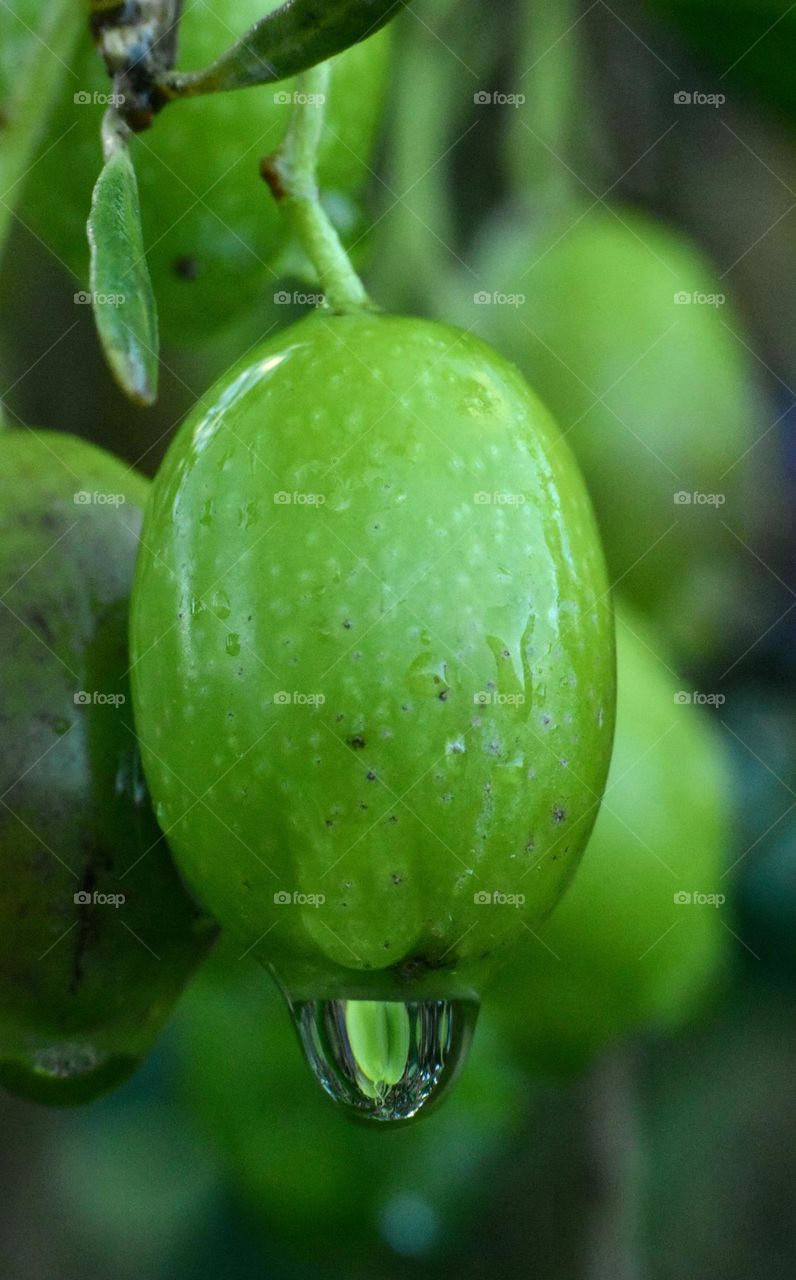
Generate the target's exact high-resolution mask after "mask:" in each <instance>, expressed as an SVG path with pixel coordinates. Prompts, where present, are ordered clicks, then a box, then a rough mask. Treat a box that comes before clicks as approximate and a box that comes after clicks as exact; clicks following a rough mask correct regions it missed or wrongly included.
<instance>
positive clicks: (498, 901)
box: [473, 889, 525, 907]
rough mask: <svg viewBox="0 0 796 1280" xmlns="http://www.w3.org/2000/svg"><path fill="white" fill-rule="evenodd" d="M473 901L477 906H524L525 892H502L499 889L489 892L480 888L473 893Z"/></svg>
mask: <svg viewBox="0 0 796 1280" xmlns="http://www.w3.org/2000/svg"><path fill="white" fill-rule="evenodd" d="M473 902H474V903H475V905H476V906H477V907H522V906H524V905H525V894H524V893H501V892H500V890H499V889H495V890H494V892H493V893H488V892H487V891H486V890H485V889H480V890H479V891H478V892H477V893H474V894H473Z"/></svg>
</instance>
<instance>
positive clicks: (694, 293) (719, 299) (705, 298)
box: [673, 289, 727, 307]
mask: <svg viewBox="0 0 796 1280" xmlns="http://www.w3.org/2000/svg"><path fill="white" fill-rule="evenodd" d="M673 300H674V303H675V306H678V307H723V306H724V304H725V302H726V301H727V295H726V293H702V292H700V290H699V289H694V290H689V289H678V291H677V293H675V294H674V295H673Z"/></svg>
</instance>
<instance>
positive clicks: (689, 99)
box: [673, 89, 727, 108]
mask: <svg viewBox="0 0 796 1280" xmlns="http://www.w3.org/2000/svg"><path fill="white" fill-rule="evenodd" d="M673 101H674V104H675V106H677V107H715V108H718V107H723V106H724V104H725V102H726V101H727V96H726V94H723V93H702V91H701V90H700V89H692V90H690V91H689V90H688V89H678V90H677V93H675V94H674V95H673Z"/></svg>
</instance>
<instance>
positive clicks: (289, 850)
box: [131, 312, 614, 1070]
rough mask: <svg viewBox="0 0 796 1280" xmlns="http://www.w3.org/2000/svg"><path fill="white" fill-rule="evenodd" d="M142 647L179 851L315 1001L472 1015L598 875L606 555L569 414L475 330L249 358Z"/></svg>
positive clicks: (298, 995)
mask: <svg viewBox="0 0 796 1280" xmlns="http://www.w3.org/2000/svg"><path fill="white" fill-rule="evenodd" d="M131 644H132V652H133V673H132V675H133V690H134V699H135V706H136V717H137V726H138V731H139V734H140V738H141V744H142V754H143V759H144V766H145V770H146V773H147V777H148V780H149V784H150V787H151V790H152V794H153V797H154V800H155V805H156V812H157V814H158V817H159V820H160V822H161V824H162V825H164V827H165V828H166V829H167V830H168V831H169V833H170V834H169V839H170V842H171V844H172V848H173V850H174V852H175V856H176V858H177V860H178V862H179V865H180V866H181V868H182V871H183V873H184V874H185V876H186V878H187V880H188V882H189V884H190V885H191V886H192V887H193V889H194V890H195V891H196V893H197V894H198V896H199V898H200V900H202V901H203V902H204V903H205V904H206V905H207V906H208V908H209V909H210V910H212V912H213V914H214V915H216V916H217V918H218V919H219V920H220V921H221V922H222V923H223V924H224V925H226V926H228V927H229V928H230V930H232V931H233V932H234V933H235V934H236V935H237V936H238V937H239V938H240V939H241V940H242V942H243V944H244V945H245V946H246V947H247V948H248V949H250V950H251V951H252V953H253V954H255V955H256V956H257V957H258V958H260V959H261V960H262V961H263V962H264V963H266V964H267V965H270V966H271V967H273V968H274V969H275V970H276V972H277V974H278V976H279V977H280V979H281V980H282V981H283V982H284V984H285V985H286V987H287V989H288V991H289V993H290V995H291V997H292V998H293V999H294V1000H298V1001H313V1000H316V999H319V998H320V999H329V998H332V997H334V998H338V999H361V1000H364V1001H369V1000H370V1001H375V1002H378V1001H392V1000H407V1001H408V1000H412V999H415V1000H417V999H419V998H433V999H449V998H454V999H462V1000H467V999H471V998H473V997H474V995H475V994H477V991H478V989H479V987H480V985H481V981H482V977H483V973H484V971H485V969H486V968H487V967H488V965H489V963H490V962H491V961H492V959H493V957H494V956H495V955H496V954H499V953H502V952H503V951H504V950H505V949H506V948H508V947H510V946H511V945H512V944H513V943H516V941H517V939H518V938H520V937H524V936H525V935H526V927H527V926H535V925H536V924H538V922H539V920H540V919H541V918H542V917H543V916H544V915H545V914H546V913H547V911H549V909H550V908H551V907H552V905H553V904H554V902H555V901H556V899H557V898H558V896H559V895H560V893H561V892H562V890H563V888H564V886H565V884H566V883H567V881H568V879H569V878H570V876H571V875H572V874H573V872H574V870H575V867H576V866H577V863H578V859H579V856H580V852H581V850H582V848H583V847H584V844H585V842H586V840H587V838H588V835H589V832H590V830H591V827H592V824H593V821H594V818H595V815H596V811H597V806H598V804H599V799H600V796H601V794H602V788H603V784H604V779H605V774H606V772H607V766H608V759H609V754H610V747H611V738H612V729H613V704H614V654H613V624H612V612H611V608H610V602H609V599H608V594H607V583H606V574H605V568H604V564H603V560H602V552H601V548H600V545H599V541H598V537H597V533H596V529H595V525H594V520H593V516H592V512H591V509H590V506H589V503H588V499H587V497H586V494H585V490H584V487H583V484H582V481H581V478H580V475H579V473H578V471H577V468H576V466H575V464H574V461H573V459H572V457H571V455H570V453H569V451H568V449H567V447H566V445H565V444H563V442H562V441H561V438H560V436H559V434H558V431H557V429H556V427H555V425H554V424H553V422H552V420H551V419H550V417H549V416H548V414H547V413H546V412H545V410H544V409H543V408H542V406H541V405H540V404H539V402H538V401H537V400H536V398H535V397H534V395H533V394H532V393H531V391H530V390H529V388H528V387H527V386H526V384H525V383H524V381H523V380H522V378H521V377H520V375H519V374H518V373H517V371H516V370H515V369H514V368H513V367H512V366H511V365H509V364H507V363H506V362H505V361H504V360H503V359H501V358H500V357H499V356H498V355H497V354H496V353H495V352H494V351H492V350H491V349H490V348H488V347H487V346H485V345H484V344H482V343H481V342H479V341H477V340H474V339H473V338H471V337H470V336H468V335H467V334H465V333H463V332H460V331H457V330H454V329H450V328H447V327H444V326H440V325H436V324H432V323H430V322H425V321H420V320H415V319H410V318H403V317H394V316H385V315H379V314H373V313H369V312H359V313H354V314H348V315H331V314H328V313H322V312H321V313H318V314H316V315H313V316H310V317H309V318H307V319H305V320H303V321H302V322H301V323H300V324H298V325H297V326H295V328H293V329H291V330H288V331H287V332H285V333H283V334H280V335H278V336H277V337H275V338H273V339H272V340H270V341H269V342H267V343H266V344H264V345H263V346H261V347H260V348H259V349H258V350H256V351H254V352H253V353H251V354H250V355H248V356H247V357H246V358H245V359H244V360H242V361H241V362H240V363H239V364H238V365H236V366H235V367H233V369H232V370H231V371H230V373H229V375H228V376H227V377H226V378H225V379H223V380H222V381H221V382H220V383H219V384H218V386H217V387H216V388H215V389H214V390H213V391H212V392H211V393H209V395H208V396H207V397H206V401H205V404H204V405H203V406H202V407H200V408H199V409H197V410H196V411H195V412H194V414H193V415H192V416H191V417H190V418H189V419H188V421H187V422H186V423H185V425H184V426H183V428H182V430H181V431H180V433H179V435H178V436H177V438H176V440H175V442H174V443H173V444H172V446H171V449H170V451H169V454H168V456H167V459H166V461H165V464H164V466H163V467H162V469H161V471H160V473H159V475H158V477H157V479H156V481H155V484H154V488H153V494H152V501H151V503H150V505H149V507H148V514H147V520H146V525H145V530H144V533H143V537H142V549H141V555H140V557H139V562H138V569H137V576H136V584H135V589H134V597H133V608H132V627H131ZM518 902H519V904H520V905H519V908H518V907H517V903H518ZM391 1027H392V1030H390V1028H391ZM394 1031H395V1024H394V1022H392V1021H391V1020H390V1019H389V1018H385V1020H384V1023H383V1025H382V1027H381V1028H380V1029H379V1028H378V1027H375V1026H372V1027H371V1033H372V1036H373V1039H372V1041H371V1043H375V1042H376V1041H377V1040H378V1039H379V1037H382V1043H386V1041H385V1040H384V1039H383V1037H384V1036H386V1037H387V1039H390V1037H393V1033H394ZM391 1043H392V1044H393V1046H394V1043H396V1041H395V1040H394V1039H393V1040H391ZM392 1052H393V1050H392V1048H391V1049H390V1050H389V1055H391V1054H392ZM389 1055H388V1056H389ZM391 1069H392V1067H388V1070H391Z"/></svg>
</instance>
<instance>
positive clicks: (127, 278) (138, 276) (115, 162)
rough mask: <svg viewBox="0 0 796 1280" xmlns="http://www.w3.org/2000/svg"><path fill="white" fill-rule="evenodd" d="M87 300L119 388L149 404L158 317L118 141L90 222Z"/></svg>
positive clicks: (126, 156)
mask: <svg viewBox="0 0 796 1280" xmlns="http://www.w3.org/2000/svg"><path fill="white" fill-rule="evenodd" d="M88 241H89V246H90V249H91V295H92V296H91V301H92V305H93V307H94V318H95V320H96V323H97V330H98V332H99V336H100V342H101V343H102V347H103V351H104V352H105V358H106V360H107V361H108V364H109V365H110V368H111V370H112V372H113V374H114V377H115V378H116V380H117V382H118V383H119V385H120V387H121V388H122V390H123V391H124V392H125V394H126V395H128V396H129V397H130V399H131V400H132V401H133V402H134V403H136V404H141V405H150V404H153V403H154V401H155V398H156V395H157V381H158V316H157V307H156V305H155V297H154V294H153V292H152V282H151V280H150V278H149V269H148V267H147V262H146V255H145V253H144V237H143V233H142V230H141V206H140V203H139V200H138V183H137V182H136V177H135V169H134V168H133V162H132V160H131V158H130V153H129V151H128V149H127V146H126V144H125V143H122V142H119V143H118V144H117V145H116V146H115V147H114V148H113V149H112V150H111V154H110V155H109V157H108V159H107V160H106V162H105V166H104V168H103V170H102V172H101V174H100V176H99V178H98V179H97V185H96V186H95V188H94V194H93V196H92V199H91V214H90V216H89V220H88Z"/></svg>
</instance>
